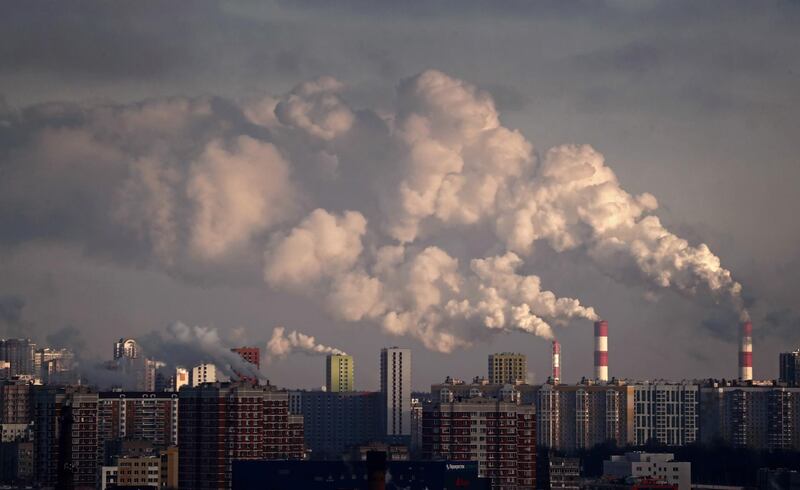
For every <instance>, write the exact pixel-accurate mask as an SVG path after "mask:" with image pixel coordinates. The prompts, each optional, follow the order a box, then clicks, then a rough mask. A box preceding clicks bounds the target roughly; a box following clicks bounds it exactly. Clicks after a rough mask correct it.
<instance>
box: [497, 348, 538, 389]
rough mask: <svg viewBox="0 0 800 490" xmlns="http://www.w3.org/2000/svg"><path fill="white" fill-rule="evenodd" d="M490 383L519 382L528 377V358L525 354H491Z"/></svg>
mask: <svg viewBox="0 0 800 490" xmlns="http://www.w3.org/2000/svg"><path fill="white" fill-rule="evenodd" d="M488 368H489V369H488V374H489V383H493V384H502V383H509V384H517V383H526V382H527V379H528V358H527V357H525V355H524V354H515V353H512V352H502V353H500V354H490V355H489V365H488Z"/></svg>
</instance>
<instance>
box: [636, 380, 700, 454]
mask: <svg viewBox="0 0 800 490" xmlns="http://www.w3.org/2000/svg"><path fill="white" fill-rule="evenodd" d="M633 388H634V413H633V415H634V419H633V431H634V432H633V443H634V444H635V445H637V446H643V445H645V444H647V443H648V442H649V441H658V442H659V443H661V444H665V445H667V446H684V445H687V444H692V443H694V442H695V441H696V440H697V438H698V436H699V413H700V411H699V400H700V396H699V395H700V394H699V387H698V385H697V384H694V383H689V382H681V383H669V382H652V383H651V382H644V383H637V384H634V385H633Z"/></svg>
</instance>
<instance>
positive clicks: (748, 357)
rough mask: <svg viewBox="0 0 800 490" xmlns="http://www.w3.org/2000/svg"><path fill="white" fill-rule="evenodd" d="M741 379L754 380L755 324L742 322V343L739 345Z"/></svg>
mask: <svg viewBox="0 0 800 490" xmlns="http://www.w3.org/2000/svg"><path fill="white" fill-rule="evenodd" d="M739 379H740V380H742V381H752V380H753V324H752V323H751V322H744V323H742V331H741V344H740V346H739Z"/></svg>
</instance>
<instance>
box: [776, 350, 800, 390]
mask: <svg viewBox="0 0 800 490" xmlns="http://www.w3.org/2000/svg"><path fill="white" fill-rule="evenodd" d="M779 379H780V381H781V382H783V383H786V384H788V385H789V386H798V387H800V349H798V350H796V351H794V352H782V353H781V355H780V378H779Z"/></svg>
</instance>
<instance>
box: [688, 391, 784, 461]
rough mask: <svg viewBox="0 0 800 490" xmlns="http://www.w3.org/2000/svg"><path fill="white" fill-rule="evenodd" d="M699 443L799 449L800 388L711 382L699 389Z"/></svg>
mask: <svg viewBox="0 0 800 490" xmlns="http://www.w3.org/2000/svg"><path fill="white" fill-rule="evenodd" d="M700 407H701V408H700V440H701V442H703V443H706V444H708V443H712V442H714V441H716V440H722V441H724V442H725V443H727V444H730V445H731V446H733V447H741V448H745V447H747V448H752V449H772V450H781V449H783V450H787V449H790V450H800V388H786V387H781V386H772V385H768V386H754V385H751V384H741V383H737V382H725V383H723V382H710V383H707V384H706V385H704V386H702V387H701V388H700Z"/></svg>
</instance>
